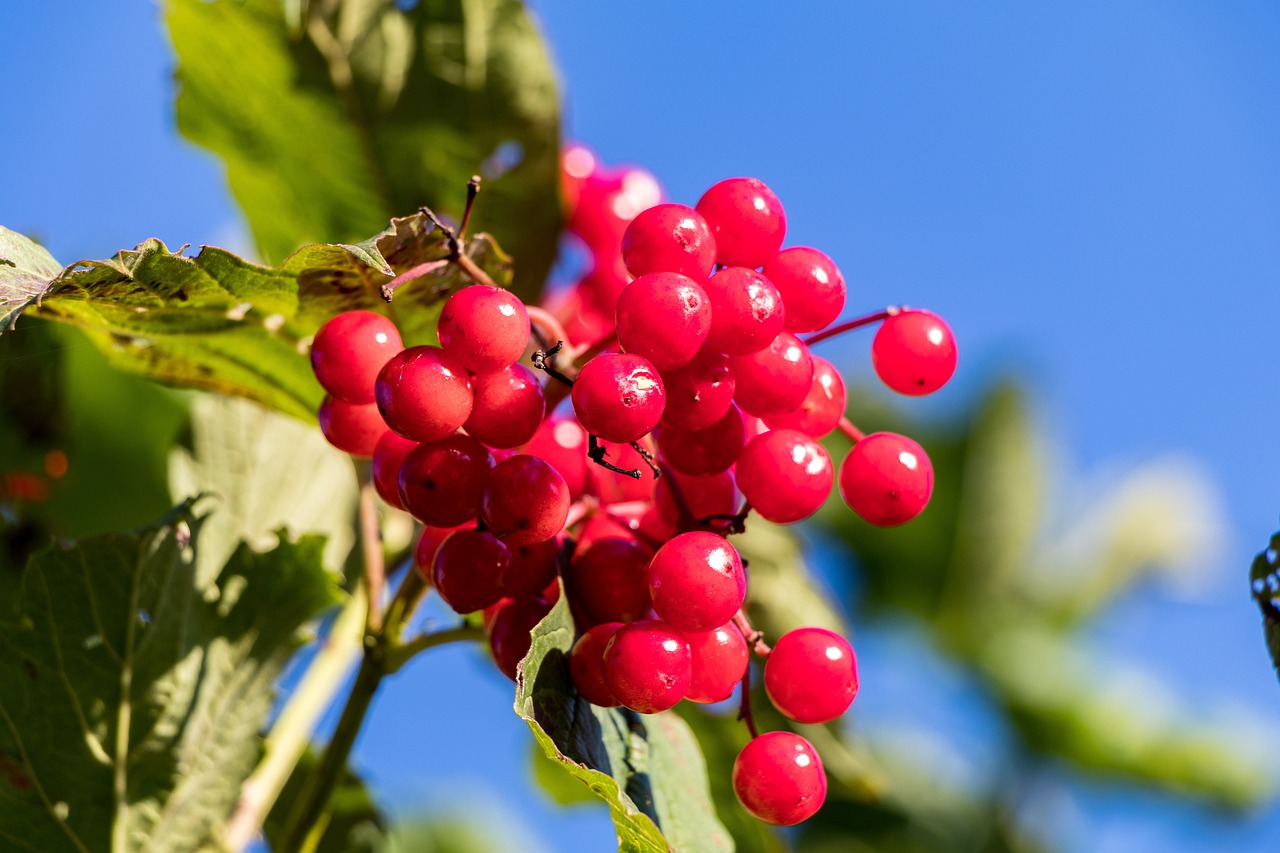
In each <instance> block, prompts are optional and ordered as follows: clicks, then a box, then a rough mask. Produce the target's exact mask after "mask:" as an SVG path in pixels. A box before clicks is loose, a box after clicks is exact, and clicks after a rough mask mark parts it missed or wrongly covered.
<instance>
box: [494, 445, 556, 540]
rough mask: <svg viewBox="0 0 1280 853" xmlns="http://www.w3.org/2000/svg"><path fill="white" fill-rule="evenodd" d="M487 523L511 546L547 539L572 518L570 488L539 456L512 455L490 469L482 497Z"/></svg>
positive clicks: (495, 533) (496, 534)
mask: <svg viewBox="0 0 1280 853" xmlns="http://www.w3.org/2000/svg"><path fill="white" fill-rule="evenodd" d="M480 517H481V518H482V519H484V523H485V526H486V527H488V528H489V530H491V531H493V534H494V535H495V536H497V537H498V538H499V539H502V540H504V541H505V542H506V543H507V544H508V545H532V544H534V543H535V542H545V541H546V540H548V539H550V538H552V537H553V536H555V535H556V534H557V533H559V532H560V531H561V530H562V529H563V528H564V522H565V519H566V518H568V517H569V487H568V486H566V485H565V482H564V478H563V477H561V476H560V475H559V474H558V473H557V472H556V469H555V468H552V467H551V466H550V465H548V464H547V463H546V462H543V461H542V460H541V459H539V458H538V457H536V456H525V455H519V456H512V457H511V458H509V459H504V460H502V461H501V462H499V463H498V464H497V465H495V466H493V470H491V471H490V472H489V479H488V481H487V482H486V483H485V486H484V492H483V493H482V494H481V497H480Z"/></svg>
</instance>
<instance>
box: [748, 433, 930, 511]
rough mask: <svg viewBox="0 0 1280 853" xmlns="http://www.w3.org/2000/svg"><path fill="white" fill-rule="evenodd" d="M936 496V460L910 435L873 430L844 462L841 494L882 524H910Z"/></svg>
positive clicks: (851, 505) (856, 508) (846, 500)
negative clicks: (934, 477)
mask: <svg viewBox="0 0 1280 853" xmlns="http://www.w3.org/2000/svg"><path fill="white" fill-rule="evenodd" d="M739 470H741V468H739ZM739 476H741V475H739ZM745 491H746V490H745V489H744V490H743V492H744V494H745ZM932 494H933V463H932V462H930V461H929V457H928V455H926V454H925V452H924V449H923V448H922V447H921V446H920V445H918V444H916V443H915V442H914V441H912V440H911V439H909V438H907V437H906V436H905V435H899V434H898V433H896V432H873V433H872V434H871V435H868V436H866V437H864V438H861V439H859V440H858V443H857V444H855V445H854V446H853V448H852V449H851V450H850V451H849V455H848V456H846V457H845V458H844V462H842V463H840V496H841V497H843V498H844V502H845V503H846V504H848V506H849V509H851V510H853V511H854V512H855V513H857V514H858V515H859V516H860V517H861V518H862V519H863V520H864V521H868V522H870V523H871V524H874V525H876V526H877V527H896V526H897V525H899V524H905V523H906V522H908V521H910V520H911V519H913V518H915V517H916V516H917V515H919V514H920V513H921V512H922V511H924V508H925V506H926V505H928V503H929V496H930V495H932Z"/></svg>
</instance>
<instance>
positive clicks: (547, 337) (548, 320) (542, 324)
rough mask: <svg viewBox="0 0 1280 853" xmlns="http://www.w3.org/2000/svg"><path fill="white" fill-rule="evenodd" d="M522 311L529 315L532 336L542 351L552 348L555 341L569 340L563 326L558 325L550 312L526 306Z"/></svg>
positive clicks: (534, 306)
mask: <svg viewBox="0 0 1280 853" xmlns="http://www.w3.org/2000/svg"><path fill="white" fill-rule="evenodd" d="M524 310H525V311H526V312H528V314H529V323H530V325H532V326H533V328H534V335H535V337H537V338H538V345H539V346H540V347H541V348H542V349H547V348H548V347H551V346H554V345H555V342H556V341H567V340H569V336H568V334H566V333H565V330H564V326H562V325H560V321H559V320H557V319H556V318H555V316H554V315H552V313H551V312H550V311H548V310H547V309H545V308H539V307H538V306H537V305H526V306H525V307H524ZM539 332H541V334H539Z"/></svg>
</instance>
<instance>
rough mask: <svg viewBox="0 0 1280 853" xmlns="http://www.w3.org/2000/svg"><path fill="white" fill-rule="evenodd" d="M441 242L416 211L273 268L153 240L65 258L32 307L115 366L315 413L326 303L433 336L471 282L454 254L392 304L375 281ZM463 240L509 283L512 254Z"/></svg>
mask: <svg viewBox="0 0 1280 853" xmlns="http://www.w3.org/2000/svg"><path fill="white" fill-rule="evenodd" d="M448 251H449V250H448V245H447V242H446V239H445V237H444V235H443V234H442V233H441V232H440V230H439V229H437V228H434V227H433V226H432V225H431V223H430V222H429V221H428V219H427V218H426V217H425V216H423V215H422V214H420V213H419V214H414V215H413V216H408V217H404V218H399V219H393V220H392V221H391V224H390V225H389V226H388V227H387V229H386V230H385V231H383V232H382V233H380V234H378V235H377V236H375V237H372V238H370V239H369V240H366V241H364V242H362V243H358V244H341V245H312V246H305V247H303V248H301V249H299V250H298V251H296V252H294V253H293V254H292V255H290V256H289V258H288V259H287V260H286V261H285V262H284V263H283V264H282V265H280V266H279V267H263V266H258V265H257V264H252V263H249V262H248V261H246V260H243V259H241V258H238V257H236V256H235V255H233V254H231V253H230V252H227V251H225V250H223V249H217V248H212V247H205V248H203V249H202V250H201V251H200V253H199V254H198V255H196V256H195V257H194V258H188V257H186V256H184V255H183V254H182V253H181V252H177V253H175V252H170V251H169V250H168V248H166V247H165V245H164V244H163V243H161V242H160V241H159V240H154V239H152V240H148V241H146V242H145V243H142V244H141V245H140V246H138V247H137V248H136V249H133V250H129V251H122V252H120V253H119V254H117V255H116V256H115V257H114V258H112V259H110V260H105V261H81V262H80V263H78V264H74V265H72V266H70V267H68V268H66V269H65V270H63V271H62V272H61V273H59V274H57V275H56V277H55V278H53V280H52V281H51V282H49V284H48V287H47V288H46V289H45V291H44V296H43V298H42V300H41V302H40V304H39V305H38V306H35V307H33V308H30V309H28V310H31V311H33V312H34V313H35V314H37V315H38V316H42V317H48V318H50V319H54V320H59V321H61V322H65V323H71V324H73V325H76V326H79V327H81V328H82V329H84V330H85V332H86V333H87V334H88V335H89V337H90V339H91V340H92V341H93V342H94V343H95V344H96V345H97V346H98V348H99V349H101V350H102V351H103V352H104V353H106V355H107V358H108V360H109V361H110V362H111V363H112V364H114V365H115V366H117V367H120V368H123V369H125V370H129V371H132V372H134V373H140V374H142V375H144V376H147V377H149V378H151V379H156V380H159V381H161V382H167V383H170V384H173V385H182V386H186V387H190V388H201V389H204V390H208V391H215V392H218V393H221V394H231V395H236V396H240V397H247V398H249V399H252V400H256V401H258V402H259V403H262V404H263V405H266V406H270V407H272V408H275V409H278V410H279V411H282V412H285V413H286V414H290V415H294V416H296V417H300V418H304V419H307V420H312V419H314V417H315V412H316V409H317V408H318V407H319V405H320V401H321V399H322V397H323V392H322V391H321V388H320V385H319V384H318V383H317V382H316V381H315V377H314V376H313V375H312V373H311V367H310V363H309V362H308V358H307V353H308V348H309V346H310V339H311V336H312V335H314V334H315V332H316V330H317V329H318V328H319V327H320V326H321V324H323V323H324V322H325V321H326V320H328V319H329V318H330V317H332V316H333V315H334V314H337V313H338V312H340V311H346V310H351V309H356V308H363V309H366V310H370V311H380V312H382V313H385V314H388V315H389V316H391V318H392V319H393V320H395V322H396V325H397V326H399V327H400V330H401V333H402V335H403V337H404V339H405V343H406V344H407V345H411V344H415V343H426V342H429V341H434V330H435V323H436V318H437V317H438V315H439V310H440V303H441V301H442V299H443V297H444V294H445V293H446V292H447V291H448V290H449V289H450V288H453V287H457V286H460V285H461V284H463V283H469V282H470V279H468V278H467V277H466V276H465V275H464V274H463V273H462V272H461V271H460V270H459V268H458V267H457V266H456V265H454V264H449V265H446V266H444V267H443V268H441V269H439V270H436V271H434V272H432V273H430V274H428V275H426V276H424V277H423V278H422V279H419V280H417V281H416V282H414V283H413V284H411V285H409V286H407V287H405V288H402V289H400V290H398V291H396V296H395V301H394V302H393V303H392V304H391V305H387V303H386V302H384V301H383V300H382V297H381V296H380V294H379V288H380V287H381V286H382V285H383V284H385V283H387V282H388V281H390V279H391V277H392V276H393V275H395V274H396V273H399V272H403V271H405V270H408V269H410V268H412V267H414V266H416V265H418V264H421V263H424V262H427V261H433V260H439V259H441V258H444V257H446V256H447V255H448ZM466 251H467V254H468V255H469V256H470V257H471V259H472V260H474V261H475V262H476V263H477V265H479V266H480V267H481V268H482V269H484V270H485V271H486V272H487V273H488V274H489V275H490V277H492V278H493V279H494V281H495V282H496V283H498V284H501V285H505V284H507V283H509V281H510V269H509V266H510V264H509V260H508V259H507V257H506V256H505V255H504V254H503V253H502V251H501V249H499V248H498V247H497V246H496V245H495V244H494V243H493V242H492V241H491V240H489V239H488V237H486V236H485V235H479V236H477V237H475V238H473V239H471V240H469V241H468V244H467V249H466ZM6 295H7V294H6V292H5V291H2V290H0V299H3V298H5V297H6Z"/></svg>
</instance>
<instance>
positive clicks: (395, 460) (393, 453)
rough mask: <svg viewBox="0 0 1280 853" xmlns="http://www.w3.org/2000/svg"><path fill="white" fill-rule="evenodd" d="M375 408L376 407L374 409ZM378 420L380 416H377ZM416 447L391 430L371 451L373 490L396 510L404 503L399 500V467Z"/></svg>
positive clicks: (383, 435) (401, 507) (415, 443)
mask: <svg viewBox="0 0 1280 853" xmlns="http://www.w3.org/2000/svg"><path fill="white" fill-rule="evenodd" d="M375 408H376V407H375ZM378 417H379V418H381V417H382V416H381V415H379V416H378ZM417 446H418V442H416V441H410V440H409V439H407V438H405V437H404V436H402V435H396V434H395V433H394V432H392V431H391V430H387V431H386V432H385V433H383V434H382V438H380V439H378V445H377V447H375V448H374V449H373V466H372V468H373V470H372V473H373V488H374V490H375V491H377V493H378V495H379V496H380V497H381V498H382V499H383V500H384V501H386V502H387V503H389V504H390V505H391V506H393V507H395V508H396V509H404V508H405V507H404V501H403V500H402V499H401V498H400V466H401V465H403V464H404V458H405V457H406V456H408V455H409V451H411V450H413V449H414V448H415V447H417Z"/></svg>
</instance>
